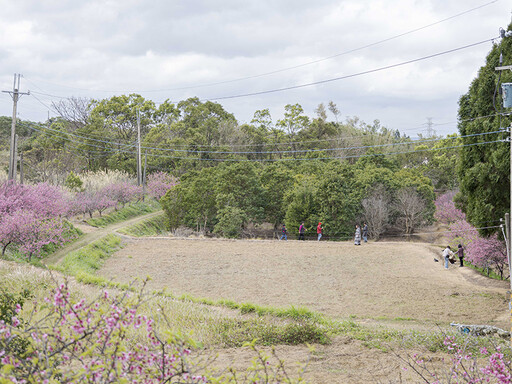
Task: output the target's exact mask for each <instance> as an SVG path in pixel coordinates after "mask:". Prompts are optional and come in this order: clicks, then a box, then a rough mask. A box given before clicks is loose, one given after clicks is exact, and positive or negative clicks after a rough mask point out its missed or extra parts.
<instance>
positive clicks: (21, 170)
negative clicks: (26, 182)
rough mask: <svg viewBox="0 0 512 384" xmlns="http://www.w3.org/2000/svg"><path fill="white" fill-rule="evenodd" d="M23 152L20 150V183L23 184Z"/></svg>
mask: <svg viewBox="0 0 512 384" xmlns="http://www.w3.org/2000/svg"><path fill="white" fill-rule="evenodd" d="M23 177H24V175H23V152H20V184H21V185H23Z"/></svg>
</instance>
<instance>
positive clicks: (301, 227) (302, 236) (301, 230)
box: [299, 222, 306, 240]
mask: <svg viewBox="0 0 512 384" xmlns="http://www.w3.org/2000/svg"><path fill="white" fill-rule="evenodd" d="M304 233H306V227H305V226H304V222H302V223H301V224H300V227H299V240H306V237H305V236H304Z"/></svg>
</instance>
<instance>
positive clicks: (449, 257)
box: [436, 244, 464, 269]
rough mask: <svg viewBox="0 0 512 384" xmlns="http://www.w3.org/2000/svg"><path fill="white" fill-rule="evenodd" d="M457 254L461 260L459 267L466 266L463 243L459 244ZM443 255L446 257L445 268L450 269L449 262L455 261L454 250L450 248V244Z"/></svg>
mask: <svg viewBox="0 0 512 384" xmlns="http://www.w3.org/2000/svg"><path fill="white" fill-rule="evenodd" d="M457 256H458V257H459V261H460V265H459V267H463V266H464V247H463V246H462V244H459V247H458V249H457ZM443 257H444V268H445V269H448V266H449V263H450V262H451V263H452V264H453V263H454V262H455V255H454V253H453V252H452V249H451V248H450V246H449V245H448V246H447V247H446V248H445V249H444V251H443ZM436 261H437V260H436Z"/></svg>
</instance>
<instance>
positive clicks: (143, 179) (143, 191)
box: [142, 150, 148, 201]
mask: <svg viewBox="0 0 512 384" xmlns="http://www.w3.org/2000/svg"><path fill="white" fill-rule="evenodd" d="M147 165H148V151H147V150H145V151H144V173H143V174H142V201H144V198H145V197H146V167H147Z"/></svg>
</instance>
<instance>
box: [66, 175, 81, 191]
mask: <svg viewBox="0 0 512 384" xmlns="http://www.w3.org/2000/svg"><path fill="white" fill-rule="evenodd" d="M83 185H84V183H83V181H82V180H80V177H78V176H77V175H76V174H75V173H74V172H73V171H71V172H69V175H68V177H66V180H65V181H64V186H65V187H67V188H68V189H69V190H70V191H73V192H80V191H82V186H83Z"/></svg>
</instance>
